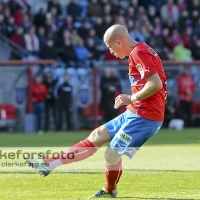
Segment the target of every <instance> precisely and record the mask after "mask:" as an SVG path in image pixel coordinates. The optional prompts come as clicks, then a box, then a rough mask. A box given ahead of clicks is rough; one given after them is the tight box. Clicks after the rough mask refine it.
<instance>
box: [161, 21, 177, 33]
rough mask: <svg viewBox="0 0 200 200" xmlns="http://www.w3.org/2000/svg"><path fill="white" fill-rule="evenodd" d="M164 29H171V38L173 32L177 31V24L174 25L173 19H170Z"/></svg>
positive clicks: (164, 24)
mask: <svg viewBox="0 0 200 200" xmlns="http://www.w3.org/2000/svg"><path fill="white" fill-rule="evenodd" d="M164 28H167V29H169V35H170V36H171V35H172V32H173V31H174V30H177V29H176V27H175V24H174V22H173V20H172V19H171V18H169V19H168V20H167V21H166V22H165V23H163V29H164Z"/></svg>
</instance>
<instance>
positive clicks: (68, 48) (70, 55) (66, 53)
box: [59, 39, 77, 66]
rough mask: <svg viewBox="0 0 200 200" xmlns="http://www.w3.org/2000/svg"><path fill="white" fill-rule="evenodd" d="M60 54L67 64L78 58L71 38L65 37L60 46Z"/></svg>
mask: <svg viewBox="0 0 200 200" xmlns="http://www.w3.org/2000/svg"><path fill="white" fill-rule="evenodd" d="M59 55H60V58H61V59H62V61H63V62H65V64H66V65H67V66H68V65H71V64H72V62H75V61H76V60H77V57H76V53H75V50H74V47H73V45H72V44H71V40H69V39H65V40H64V41H63V44H62V45H61V46H60V47H59Z"/></svg>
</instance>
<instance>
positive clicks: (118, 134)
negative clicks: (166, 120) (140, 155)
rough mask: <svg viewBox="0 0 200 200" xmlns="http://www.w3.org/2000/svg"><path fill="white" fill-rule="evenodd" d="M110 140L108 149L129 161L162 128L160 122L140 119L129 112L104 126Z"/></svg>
mask: <svg viewBox="0 0 200 200" xmlns="http://www.w3.org/2000/svg"><path fill="white" fill-rule="evenodd" d="M105 126H106V127H107V129H108V131H109V133H110V135H111V137H112V140H111V142H110V147H111V148H112V149H114V150H116V151H117V152H118V154H119V155H123V154H124V155H127V156H128V157H129V158H130V159H131V158H132V157H133V156H134V154H135V153H136V152H137V151H138V150H139V148H140V147H141V146H142V145H143V144H144V143H145V142H146V141H147V140H148V139H149V138H150V137H152V136H153V135H154V134H156V133H157V132H158V131H159V129H160V128H161V126H162V122H157V121H153V120H148V119H145V118H142V117H140V116H138V115H136V114H134V113H132V112H131V111H129V110H126V111H125V112H124V113H122V114H121V115H119V116H118V117H116V118H114V119H113V120H111V121H109V122H108V123H106V124H105Z"/></svg>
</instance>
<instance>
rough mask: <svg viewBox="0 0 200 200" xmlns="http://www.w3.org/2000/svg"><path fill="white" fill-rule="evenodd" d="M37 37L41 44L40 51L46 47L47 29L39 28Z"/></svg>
mask: <svg viewBox="0 0 200 200" xmlns="http://www.w3.org/2000/svg"><path fill="white" fill-rule="evenodd" d="M37 37H38V40H39V44H40V49H42V48H43V47H44V46H45V45H46V41H47V37H46V34H45V28H44V27H42V26H41V27H39V28H38V31H37Z"/></svg>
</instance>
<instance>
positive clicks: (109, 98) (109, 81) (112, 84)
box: [100, 68, 121, 122]
mask: <svg viewBox="0 0 200 200" xmlns="http://www.w3.org/2000/svg"><path fill="white" fill-rule="evenodd" d="M100 89H101V101H100V107H101V108H103V109H104V110H105V116H104V119H105V121H106V122H108V121H110V120H111V119H112V118H113V117H116V116H117V114H118V111H117V110H116V109H115V108H114V102H115V97H116V95H117V94H119V93H121V85H120V82H119V80H118V78H117V77H115V75H114V72H113V70H112V69H111V68H106V69H105V70H104V74H103V76H102V78H101V81H100Z"/></svg>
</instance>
